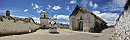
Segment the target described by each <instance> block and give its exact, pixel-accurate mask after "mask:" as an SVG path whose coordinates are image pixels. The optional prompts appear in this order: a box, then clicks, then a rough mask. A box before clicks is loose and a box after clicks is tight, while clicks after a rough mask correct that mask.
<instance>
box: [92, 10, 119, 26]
mask: <svg viewBox="0 0 130 40" xmlns="http://www.w3.org/2000/svg"><path fill="white" fill-rule="evenodd" d="M93 13H94V14H96V15H97V16H99V17H101V18H102V19H103V20H104V21H106V22H107V23H108V24H107V25H114V24H115V23H116V19H117V17H118V15H119V14H117V13H110V12H106V13H100V11H93Z"/></svg>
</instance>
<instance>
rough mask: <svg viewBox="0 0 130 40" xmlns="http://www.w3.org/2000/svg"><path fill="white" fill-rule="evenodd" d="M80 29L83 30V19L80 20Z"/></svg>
mask: <svg viewBox="0 0 130 40" xmlns="http://www.w3.org/2000/svg"><path fill="white" fill-rule="evenodd" d="M79 30H81V31H82V30H83V21H79Z"/></svg>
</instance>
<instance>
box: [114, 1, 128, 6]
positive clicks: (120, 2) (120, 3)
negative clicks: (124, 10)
mask: <svg viewBox="0 0 130 40" xmlns="http://www.w3.org/2000/svg"><path fill="white" fill-rule="evenodd" d="M126 1H127V0H123V1H122V0H113V3H115V4H117V5H119V6H120V7H122V6H124V4H125V3H126Z"/></svg>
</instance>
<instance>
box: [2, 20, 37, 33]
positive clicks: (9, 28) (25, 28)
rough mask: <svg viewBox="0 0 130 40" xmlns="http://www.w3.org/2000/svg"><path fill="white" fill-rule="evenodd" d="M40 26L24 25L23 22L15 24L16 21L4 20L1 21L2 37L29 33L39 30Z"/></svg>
mask: <svg viewBox="0 0 130 40" xmlns="http://www.w3.org/2000/svg"><path fill="white" fill-rule="evenodd" d="M38 28H39V25H36V24H34V23H24V22H23V21H18V22H14V20H8V19H4V21H0V35H10V34H21V33H29V31H30V32H33V31H35V30H37V29H38Z"/></svg>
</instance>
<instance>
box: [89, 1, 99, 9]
mask: <svg viewBox="0 0 130 40" xmlns="http://www.w3.org/2000/svg"><path fill="white" fill-rule="evenodd" d="M89 6H90V7H93V8H97V7H98V4H96V3H93V2H92V1H90V2H89Z"/></svg>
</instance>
